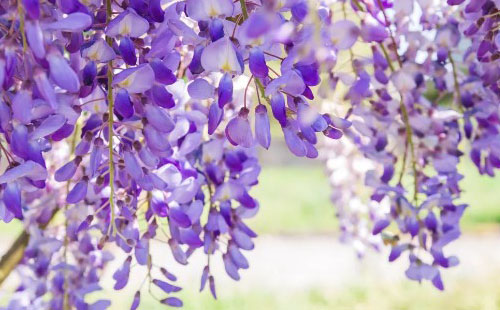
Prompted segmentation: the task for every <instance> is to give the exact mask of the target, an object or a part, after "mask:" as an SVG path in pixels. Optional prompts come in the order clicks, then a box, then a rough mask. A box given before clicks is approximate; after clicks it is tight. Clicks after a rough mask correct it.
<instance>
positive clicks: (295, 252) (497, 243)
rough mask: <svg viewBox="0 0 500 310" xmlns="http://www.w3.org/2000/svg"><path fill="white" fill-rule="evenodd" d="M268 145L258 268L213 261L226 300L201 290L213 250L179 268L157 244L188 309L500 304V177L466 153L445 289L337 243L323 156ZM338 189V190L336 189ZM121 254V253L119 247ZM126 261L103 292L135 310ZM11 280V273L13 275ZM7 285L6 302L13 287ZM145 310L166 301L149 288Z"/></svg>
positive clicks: (137, 280)
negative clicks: (460, 211)
mask: <svg viewBox="0 0 500 310" xmlns="http://www.w3.org/2000/svg"><path fill="white" fill-rule="evenodd" d="M272 145H273V146H272V149H271V150H270V151H267V152H262V153H261V160H262V164H263V169H262V174H261V178H260V184H259V185H258V186H256V188H255V190H254V191H253V192H252V194H253V195H254V196H255V197H256V198H257V199H258V200H259V201H260V212H259V214H258V215H257V216H256V218H255V219H253V220H252V221H250V223H249V225H250V227H252V228H253V229H254V230H255V231H256V232H257V233H258V234H259V237H258V238H257V239H256V248H255V250H254V251H251V252H248V254H247V257H248V259H249V261H250V269H249V270H244V271H242V272H241V280H240V281H239V282H234V281H233V280H231V279H229V277H228V276H227V275H226V273H225V271H224V267H223V264H222V262H221V259H220V257H217V258H213V259H212V261H211V265H212V267H213V268H212V269H213V274H214V275H215V276H216V285H217V293H218V300H214V299H213V298H212V297H211V295H210V293H209V292H208V290H205V291H203V292H201V293H200V292H199V286H200V276H201V272H202V269H203V266H204V265H205V263H206V256H204V255H201V254H200V255H198V254H199V253H197V254H195V255H194V256H193V257H191V258H190V264H189V265H188V266H179V265H178V264H177V263H175V262H174V261H173V259H172V257H171V254H170V250H169V248H168V245H166V244H164V243H160V242H158V243H155V244H153V249H152V251H154V254H153V256H154V257H159V258H160V260H163V261H155V264H158V265H162V266H167V268H168V267H171V269H169V271H171V272H173V273H174V274H175V275H176V276H177V277H178V279H179V280H178V284H179V285H180V286H181V287H183V290H182V291H181V292H180V293H179V294H177V295H176V296H178V297H180V298H182V300H183V301H184V309H187V310H219V309H220V310H233V309H235V310H236V309H238V310H250V309H251V310H285V309H286V310H322V309H370V310H371V309H431V310H432V309H440V310H441V309H464V310H465V309H467V310H470V309H500V203H499V199H498V196H499V193H500V178H497V179H493V178H489V177H486V176H480V175H479V174H478V173H477V171H476V169H475V167H473V166H472V164H471V163H470V161H469V160H468V159H466V158H465V157H464V160H463V161H464V162H467V163H464V164H462V166H461V167H460V169H461V172H462V173H463V174H464V175H466V176H467V177H466V178H465V179H464V181H462V186H463V189H464V195H463V202H466V203H468V204H469V205H470V207H469V209H468V210H467V212H466V213H465V216H464V218H463V223H462V227H463V236H462V238H460V239H459V240H458V241H456V242H454V243H452V244H451V245H450V246H449V247H448V250H447V251H448V252H447V253H449V254H456V255H458V257H459V258H460V261H461V263H460V265H459V266H458V267H455V268H452V269H450V270H446V271H444V272H443V274H442V276H443V280H444V283H445V291H444V292H440V291H437V290H436V289H434V288H433V287H432V286H431V284H430V283H423V284H419V283H415V282H410V281H408V280H407V279H406V278H405V275H404V271H405V269H406V268H407V266H408V261H407V259H406V258H401V259H400V261H397V262H396V263H391V264H390V263H388V261H387V257H388V252H387V251H383V252H381V253H375V252H369V253H368V254H367V256H366V257H365V258H363V259H358V258H357V256H356V253H355V251H354V250H353V249H352V248H351V247H350V246H348V245H344V244H341V243H340V242H339V241H338V231H337V228H338V225H337V222H336V219H335V210H334V207H333V206H332V205H331V203H330V201H329V195H330V193H331V190H332V189H331V188H330V187H329V185H328V180H327V176H326V175H325V173H324V170H323V163H322V162H321V161H320V160H306V159H298V158H296V157H294V156H291V155H290V153H289V151H288V150H287V149H286V145H285V144H284V142H283V141H280V139H278V136H276V139H275V140H274V141H273V144H272ZM333 190H335V189H333ZM20 229H21V227H19V225H17V224H10V225H8V226H7V225H0V238H1V242H0V250H1V251H4V250H5V249H6V248H7V247H8V246H10V244H11V242H12V240H13V239H14V238H15V237H16V236H17V234H18V232H19V231H20ZM115 253H116V254H117V255H121V254H119V252H116V251H115ZM122 262H123V259H121V258H119V259H118V260H117V262H116V263H117V265H114V266H109V268H108V269H107V271H106V274H105V275H104V277H105V278H106V281H104V291H103V292H100V293H98V294H94V295H93V296H91V298H92V299H93V298H95V299H96V300H97V299H99V298H102V297H105V298H111V299H112V300H113V305H112V307H111V309H120V310H121V309H129V307H130V304H131V302H132V298H133V295H134V293H135V291H136V290H137V288H138V287H140V286H141V283H142V281H143V280H144V278H145V275H146V273H145V272H146V271H145V269H144V268H142V267H136V268H133V269H132V275H131V278H130V281H129V285H128V286H127V287H126V289H124V290H123V291H119V292H116V291H114V290H113V289H112V287H113V284H114V282H113V280H112V274H113V272H114V271H115V270H116V269H117V268H118V267H119V265H120V264H121V263H122ZM9 282H11V281H9ZM9 286H10V285H9V283H7V287H5V286H4V287H3V288H2V289H1V290H0V301H1V304H4V303H5V301H7V300H8V291H9V290H12V289H15V287H14V286H10V287H9ZM142 296H143V303H142V304H141V306H140V307H139V309H163V308H164V307H162V306H161V305H159V304H158V302H157V301H156V300H154V298H153V297H151V296H150V295H149V293H148V287H147V284H146V285H144V286H143V289H142Z"/></svg>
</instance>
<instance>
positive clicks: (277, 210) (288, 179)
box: [251, 164, 500, 233]
mask: <svg viewBox="0 0 500 310" xmlns="http://www.w3.org/2000/svg"><path fill="white" fill-rule="evenodd" d="M460 171H461V172H462V174H464V175H465V176H466V177H465V178H464V180H463V181H462V182H461V185H462V187H463V189H464V194H463V198H462V200H461V201H462V202H464V203H467V204H469V208H468V209H467V210H466V212H465V215H464V218H463V225H464V227H465V228H466V229H481V227H482V226H484V225H483V224H486V226H489V225H491V224H498V223H500V200H499V199H498V198H497V197H498V195H499V193H500V177H499V178H491V177H489V176H484V175H483V176H481V175H480V174H479V173H478V172H477V169H476V168H475V167H474V166H472V164H464V165H462V166H461V167H460ZM330 191H331V189H330V187H329V185H328V180H327V177H326V176H325V174H324V172H323V170H322V167H321V166H319V165H318V166H295V167H279V166H278V167H267V166H266V167H264V168H263V170H262V174H261V178H260V183H259V185H257V186H256V188H255V190H254V191H253V192H252V193H253V194H254V195H255V197H256V198H257V199H258V200H259V201H260V211H259V214H258V215H257V217H256V218H255V220H253V222H252V223H251V225H252V227H254V228H255V230H256V231H257V232H259V233H318V232H327V231H335V230H336V228H337V224H336V220H335V211H334V208H333V206H332V204H331V203H330V200H329V195H330Z"/></svg>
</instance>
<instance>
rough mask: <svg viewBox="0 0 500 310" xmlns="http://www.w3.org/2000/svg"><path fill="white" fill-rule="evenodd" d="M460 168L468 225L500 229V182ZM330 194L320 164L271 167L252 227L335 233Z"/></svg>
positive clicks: (7, 230)
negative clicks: (496, 226)
mask: <svg viewBox="0 0 500 310" xmlns="http://www.w3.org/2000/svg"><path fill="white" fill-rule="evenodd" d="M460 168H461V169H460V170H461V172H462V174H464V175H466V178H465V179H464V180H463V181H462V183H461V185H462V187H463V189H464V194H463V199H462V201H463V202H465V203H467V204H469V208H468V210H467V211H466V213H465V215H464V218H463V226H464V227H465V228H466V229H481V228H482V227H490V226H491V225H493V224H500V200H499V199H498V197H499V196H500V195H499V194H500V178H491V177H488V176H481V175H479V173H478V172H477V170H476V169H475V167H473V166H472V164H470V163H468V164H463V165H462V166H461V167H460ZM330 191H331V189H330V187H329V185H328V180H327V177H326V176H325V174H324V172H323V168H322V166H321V165H320V164H318V165H311V166H304V165H296V166H265V167H264V168H263V169H262V174H261V177H260V183H259V185H257V186H256V188H255V189H254V190H253V192H252V194H253V195H254V196H255V197H256V198H257V199H258V200H259V201H260V211H259V214H258V215H257V216H256V218H255V219H252V220H251V221H250V224H251V226H252V227H253V228H255V230H256V231H257V232H258V233H259V234H274V233H284V234H300V233H323V232H332V231H335V230H336V228H337V225H336V219H335V210H334V208H333V206H332V205H331V203H330V200H329V195H330ZM483 224H485V225H483ZM21 229H22V228H21V227H20V225H19V224H18V222H17V221H13V222H11V223H10V224H4V223H0V234H2V233H3V234H9V235H16V234H17V232H19V231H20V230H21Z"/></svg>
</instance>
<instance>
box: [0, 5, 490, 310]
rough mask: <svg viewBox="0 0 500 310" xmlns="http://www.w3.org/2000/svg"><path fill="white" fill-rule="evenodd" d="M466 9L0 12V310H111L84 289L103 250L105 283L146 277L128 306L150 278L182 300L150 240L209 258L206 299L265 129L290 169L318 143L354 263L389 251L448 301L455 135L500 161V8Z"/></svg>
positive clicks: (248, 245) (480, 161) (249, 239)
mask: <svg viewBox="0 0 500 310" xmlns="http://www.w3.org/2000/svg"><path fill="white" fill-rule="evenodd" d="M464 2H465V1H463V0H462V1H451V0H449V1H448V4H445V3H442V4H439V5H437V4H434V3H433V2H432V1H422V0H420V1H388V0H365V1H363V0H350V1H347V0H346V1H326V0H325V1H306V0H275V1H260V0H248V1H245V0H240V1H232V0H203V1H202V0H183V1H162V0H115V1H111V0H88V1H79V0H47V1H40V0H5V1H2V2H1V3H0V47H1V48H0V90H1V93H0V94H1V96H0V132H1V139H0V150H1V159H2V163H4V171H3V173H2V174H1V175H0V197H1V199H0V218H1V219H2V220H3V221H4V222H10V221H11V220H13V219H14V218H16V219H18V220H21V221H22V222H23V223H24V225H25V228H26V232H25V233H24V234H23V235H22V236H21V237H20V239H18V240H19V244H18V245H19V246H18V248H16V249H14V250H13V251H21V253H20V255H17V256H15V255H12V256H7V257H4V258H5V260H7V261H9V262H10V263H9V264H6V263H5V262H4V260H2V261H0V268H6V267H5V266H7V265H9V266H15V265H18V268H17V269H18V271H19V272H20V273H21V275H22V283H21V284H20V285H19V287H18V289H17V290H16V292H15V293H14V294H13V297H12V298H11V300H10V302H9V305H8V309H34V308H36V309H47V308H50V309H63V310H66V309H79V310H80V309H106V308H108V307H109V306H110V301H109V300H104V299H103V300H99V301H96V302H93V303H90V304H89V303H88V302H87V301H86V295H87V294H89V293H92V292H94V291H98V290H100V289H101V286H100V276H101V274H102V271H103V269H104V268H105V267H106V265H107V264H108V262H110V261H113V260H115V258H114V257H113V255H112V254H111V253H110V252H109V251H108V250H107V249H108V248H109V245H111V244H114V245H115V246H116V247H117V248H119V249H121V250H122V252H124V253H125V254H126V258H125V260H124V261H123V262H122V263H121V265H120V267H119V268H118V269H117V270H115V271H114V273H113V279H114V288H115V289H116V290H120V289H122V288H124V287H125V286H126V285H127V284H128V282H129V281H128V280H129V274H130V271H131V269H132V268H143V269H144V274H145V279H144V281H142V282H141V283H139V285H138V287H137V293H136V294H135V295H134V296H133V298H131V300H130V302H131V309H137V308H138V306H139V304H140V300H141V293H140V292H141V287H142V286H143V285H144V283H149V285H150V286H153V287H154V288H155V290H156V291H157V292H160V293H161V295H160V293H155V294H154V295H153V297H155V298H156V299H158V301H159V302H160V303H162V304H165V305H168V306H171V307H180V306H182V301H181V300H180V299H178V298H177V297H176V296H175V293H176V292H178V291H179V290H181V288H180V287H178V286H177V285H176V284H175V282H176V277H175V275H173V274H171V273H170V272H169V271H168V266H163V265H161V264H162V262H160V261H158V260H159V259H161V258H157V257H154V255H152V253H151V252H150V250H149V249H150V247H151V243H153V242H162V243H164V244H165V247H166V248H170V251H171V253H172V255H173V257H174V258H175V260H176V261H177V262H178V263H179V264H187V263H188V260H189V257H190V256H191V255H192V254H193V253H194V252H195V251H203V252H204V253H205V254H206V255H207V257H208V258H209V259H208V260H207V262H208V263H207V265H206V266H205V267H204V269H203V271H201V289H204V288H205V286H207V284H208V287H209V289H210V291H211V293H212V294H213V295H214V297H216V286H215V278H214V276H215V275H213V274H212V273H211V269H210V263H209V262H210V257H211V256H213V255H215V254H216V252H220V253H221V254H222V255H221V256H222V260H223V263H224V266H225V270H226V272H227V274H228V275H229V276H230V277H231V278H233V279H235V280H238V279H239V278H240V275H239V271H240V270H241V269H246V268H248V267H249V262H248V260H247V259H246V258H245V251H249V250H252V249H253V248H254V242H253V239H254V238H255V237H256V236H257V235H256V233H255V232H254V231H253V230H252V229H251V228H250V227H248V226H247V225H246V224H245V219H247V218H251V217H253V216H255V215H256V213H257V211H258V209H259V203H258V202H257V201H256V200H255V199H254V198H253V197H252V196H251V195H250V190H251V188H252V187H253V186H255V185H256V184H257V183H258V176H259V173H260V166H259V162H258V158H257V156H256V155H257V150H256V148H257V147H262V148H264V149H268V148H269V147H270V144H271V124H276V125H277V127H279V128H280V129H281V131H282V133H283V136H284V140H285V141H286V144H287V146H288V148H289V150H290V152H291V153H292V154H294V155H295V156H298V157H308V158H316V157H318V156H319V153H318V147H317V145H318V141H320V139H319V138H321V140H323V139H327V142H326V143H323V146H322V149H323V150H325V153H324V156H323V157H325V156H326V157H327V160H328V167H329V169H330V172H331V173H333V175H332V185H333V186H334V189H335V191H336V194H334V195H333V196H332V200H333V202H334V203H335V204H336V205H337V207H338V208H339V212H338V214H339V217H341V219H342V220H341V228H342V230H343V236H344V238H345V239H346V240H354V241H355V243H356V244H357V248H358V250H359V253H360V254H361V253H362V252H363V251H364V248H365V247H366V246H369V247H375V248H380V247H381V246H382V242H384V243H386V244H388V245H390V246H391V248H392V251H391V254H390V258H389V259H390V260H391V261H393V260H395V259H397V258H398V257H400V256H402V255H403V254H404V255H406V256H408V258H409V262H410V265H409V268H408V270H407V271H406V275H407V276H408V278H410V279H412V280H417V281H422V280H429V281H432V283H433V284H434V285H435V286H436V287H437V288H439V289H442V288H443V283H442V280H441V274H440V270H441V269H442V268H448V267H452V266H455V265H456V264H457V263H458V259H457V258H456V257H455V256H449V255H447V254H445V251H444V250H443V249H444V247H445V246H446V245H447V244H448V243H450V242H451V241H453V240H455V239H456V238H458V237H459V236H460V227H459V223H460V218H461V216H462V214H463V212H464V210H465V208H466V206H465V205H462V204H460V203H459V202H457V199H458V198H459V196H460V188H459V186H458V182H459V181H460V179H461V178H462V176H461V175H460V174H459V173H458V171H457V164H458V163H459V160H460V158H461V157H462V155H463V153H462V151H461V149H460V147H459V146H460V144H461V141H462V138H463V136H465V137H466V138H467V139H469V140H471V144H472V151H471V158H472V160H473V161H474V163H475V164H476V165H477V166H478V167H479V170H480V172H482V173H488V174H490V175H493V173H494V172H493V168H496V167H500V148H499V147H497V145H498V143H499V142H498V141H497V136H498V132H499V126H500V123H499V119H500V118H499V115H498V104H497V100H498V98H497V96H498V94H499V92H498V91H499V89H498V85H497V78H496V77H497V75H498V73H497V67H496V66H495V64H496V61H497V60H498V59H499V58H500V57H498V55H500V53H499V52H498V46H500V45H499V44H500V43H499V42H500V40H499V39H498V38H497V37H498V32H499V27H498V25H497V21H498V20H500V14H499V12H500V11H499V9H497V7H496V4H495V3H494V2H493V1H487V0H482V1H474V0H471V1H467V2H465V3H464ZM448 5H450V7H451V8H452V9H450V7H449V6H448ZM457 5H460V6H457ZM453 6H457V7H453ZM462 28H464V29H462ZM463 34H464V35H465V37H464V38H462V37H463ZM497 41H498V42H497ZM461 42H463V44H465V45H467V51H466V52H465V53H464V55H465V57H463V59H460V61H458V59H459V57H457V56H456V55H457V54H459V53H461V52H463V48H462V47H461V44H460V43H461ZM459 55H461V54H459ZM455 58H457V60H455ZM346 67H347V68H348V69H347V70H346V69H345V68H346ZM465 69H467V74H466V73H465V72H466V71H464V70H465ZM335 90H337V93H339V92H341V93H343V94H342V96H343V98H342V101H343V103H339V104H338V105H339V106H342V107H343V108H344V109H343V110H344V113H343V114H342V115H341V114H340V113H324V114H321V113H320V112H319V111H320V107H319V105H318V104H317V103H314V101H320V100H323V98H330V96H331V93H332V92H333V91H335ZM316 97H317V98H316ZM327 102H329V104H333V103H331V102H332V101H330V100H328V101H327V100H325V101H324V105H326V103H327ZM329 111H331V109H329ZM335 111H340V109H335ZM341 138H342V140H341V141H337V140H339V139H341ZM341 143H342V144H341ZM339 145H343V146H339ZM497 149H498V150H497ZM340 154H342V156H343V157H344V159H345V163H346V164H345V165H339V162H337V160H338V159H336V158H335V157H334V156H339V155H340ZM356 161H364V162H365V163H366V165H364V166H363V168H360V167H359V166H358V165H357V164H356V163H355V162H356ZM351 169H352V171H353V172H350V171H351ZM339 173H343V174H344V176H345V177H344V178H337V174H339ZM351 173H352V174H351ZM360 180H362V181H364V183H365V185H366V187H367V188H368V191H369V194H368V195H366V194H365V193H366V191H367V190H366V189H364V190H362V191H358V190H357V189H353V188H352V183H353V182H358V183H360ZM342 182H344V183H342ZM345 182H349V183H350V184H349V186H351V187H349V186H347V185H345V184H347V183H345ZM343 184H344V185H343ZM347 206H349V207H347ZM12 257H20V258H19V259H18V260H17V261H14V264H12V261H10V260H11V259H12ZM217 257H219V256H217ZM6 274H8V272H3V273H2V276H0V282H2V281H3V280H4V279H5V276H6ZM158 274H160V275H161V277H159V276H157V275H158ZM130 285H137V284H135V283H130Z"/></svg>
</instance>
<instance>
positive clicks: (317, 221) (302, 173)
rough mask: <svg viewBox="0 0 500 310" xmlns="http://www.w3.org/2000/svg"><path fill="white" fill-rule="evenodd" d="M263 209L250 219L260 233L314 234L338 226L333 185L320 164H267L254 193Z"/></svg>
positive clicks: (252, 225)
mask: <svg viewBox="0 0 500 310" xmlns="http://www.w3.org/2000/svg"><path fill="white" fill-rule="evenodd" d="M252 194H254V195H255V197H256V198H257V199H258V200H259V201H260V210H259V213H258V214H257V216H256V218H255V219H254V220H252V221H251V222H250V225H251V227H253V228H255V230H256V231H257V232H259V233H311V232H324V231H331V230H332V229H335V227H336V220H335V213H334V208H333V207H332V205H331V204H330V201H329V195H330V187H329V186H328V181H327V178H326V176H325V174H324V173H323V171H322V169H321V168H320V167H316V166H313V167H304V166H297V167H264V169H262V174H261V177H260V183H259V184H258V185H257V186H256V188H255V190H254V191H253V192H252Z"/></svg>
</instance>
